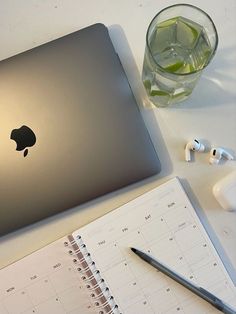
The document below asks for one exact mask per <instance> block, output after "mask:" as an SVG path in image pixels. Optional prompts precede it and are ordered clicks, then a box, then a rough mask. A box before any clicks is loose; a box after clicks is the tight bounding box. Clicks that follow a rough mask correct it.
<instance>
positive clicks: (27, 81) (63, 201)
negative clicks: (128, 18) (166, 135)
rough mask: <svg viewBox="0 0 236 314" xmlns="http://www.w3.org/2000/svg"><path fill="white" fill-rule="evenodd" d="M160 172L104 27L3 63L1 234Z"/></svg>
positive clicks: (0, 65)
mask: <svg viewBox="0 0 236 314" xmlns="http://www.w3.org/2000/svg"><path fill="white" fill-rule="evenodd" d="M159 171H160V163H159V160H158V157H157V155H156V153H155V150H154V148H153V145H152V143H151V140H150V138H149V135H148V133H147V130H146V128H145V126H144V122H143V120H142V118H141V115H140V112H139V110H138V107H137V105H136V103H135V100H134V97H133V94H132V91H131V89H130V86H129V84H128V81H127V78H126V75H125V73H124V71H123V69H122V66H121V64H120V61H119V58H118V56H117V54H116V52H115V50H114V47H113V45H112V43H111V40H110V37H109V34H108V30H107V28H106V27H105V26H104V25H102V24H95V25H92V26H90V27H87V28H85V29H82V30H80V31H78V32H75V33H72V34H70V35H67V36H64V37H62V38H59V39H57V40H54V41H52V42H49V43H47V44H44V45H42V46H39V47H37V48H34V49H32V50H29V51H26V52H24V53H21V54H19V55H17V56H14V57H11V58H9V59H6V60H3V61H1V62H0V235H3V234H6V233H8V232H11V231H13V230H16V229H18V228H20V227H23V226H26V225H28V224H31V223H33V222H36V221H38V220H41V219H43V218H46V217H48V216H51V215H53V214H56V213H58V212H61V211H63V210H66V209H69V208H72V207H74V206H76V205H79V204H81V203H83V202H86V201H89V200H91V199H93V198H95V197H98V196H100V195H103V194H105V193H108V192H111V191H113V190H115V189H118V188H121V187H123V186H125V185H128V184H130V183H133V182H136V181H138V180H141V179H144V178H145V177H148V176H151V175H153V174H156V173H158V172H159Z"/></svg>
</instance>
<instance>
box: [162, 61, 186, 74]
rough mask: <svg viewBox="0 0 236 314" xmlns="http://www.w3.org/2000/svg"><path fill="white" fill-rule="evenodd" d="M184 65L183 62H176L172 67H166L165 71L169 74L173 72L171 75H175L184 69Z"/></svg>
mask: <svg viewBox="0 0 236 314" xmlns="http://www.w3.org/2000/svg"><path fill="white" fill-rule="evenodd" d="M183 65H184V62H183V61H179V62H176V63H174V64H171V65H168V66H167V67H165V68H164V69H165V70H166V71H168V72H171V73H175V72H176V71H178V70H179V69H180V68H182V67H183Z"/></svg>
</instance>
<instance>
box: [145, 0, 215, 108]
mask: <svg viewBox="0 0 236 314" xmlns="http://www.w3.org/2000/svg"><path fill="white" fill-rule="evenodd" d="M217 45H218V35H217V31H216V28H215V25H214V23H213V21H212V19H211V18H210V16H209V15H208V14H207V13H205V12H204V11H202V10H201V9H199V8H197V7H195V6H192V5H189V4H176V5H172V6H170V7H167V8H165V9H163V10H162V11H160V12H159V13H158V14H157V15H156V16H155V17H154V19H153V20H152V21H151V23H150V25H149V27H148V30H147V35H146V49H145V56H144V63H143V72H142V80H143V84H144V86H145V89H146V91H147V94H148V96H149V99H150V100H151V102H152V103H153V104H154V105H156V106H157V107H166V106H169V105H171V104H175V103H177V102H180V101H183V100H185V99H186V98H188V96H189V95H190V94H191V93H192V90H193V88H194V86H195V85H196V83H197V80H198V78H199V76H200V74H201V72H202V70H203V69H204V68H205V67H206V66H207V65H208V64H209V62H210V61H211V60H212V58H213V56H214V54H215V52H216V49H217Z"/></svg>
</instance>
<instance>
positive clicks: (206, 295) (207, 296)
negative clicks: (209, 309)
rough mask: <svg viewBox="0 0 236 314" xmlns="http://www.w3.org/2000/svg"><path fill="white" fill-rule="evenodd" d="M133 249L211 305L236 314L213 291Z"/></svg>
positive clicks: (235, 312) (224, 311)
mask: <svg viewBox="0 0 236 314" xmlns="http://www.w3.org/2000/svg"><path fill="white" fill-rule="evenodd" d="M131 250H132V251H133V252H134V253H135V254H137V255H138V256H139V257H140V258H141V259H143V260H144V261H145V262H147V263H148V264H150V265H152V266H153V267H155V268H157V269H158V270H160V271H161V272H162V273H164V274H165V275H167V276H169V277H170V278H172V279H174V280H175V281H176V282H178V283H180V284H181V285H183V286H184V287H186V288H187V289H189V290H190V291H192V292H193V293H195V294H196V295H198V296H199V297H201V298H202V299H204V300H206V301H207V302H209V303H210V304H211V305H213V306H214V307H215V308H217V309H218V310H219V311H221V312H223V313H225V314H236V311H235V310H234V309H232V308H231V307H230V306H229V305H227V304H225V303H224V302H223V301H222V300H220V299H219V298H217V297H216V296H215V295H214V294H212V293H211V292H209V291H207V290H206V289H204V288H202V287H199V286H197V285H195V284H194V283H192V282H190V281H189V280H187V279H186V278H184V277H183V276H181V275H179V274H177V273H176V272H174V271H173V270H171V269H169V268H168V267H166V266H165V265H163V264H161V263H160V262H158V261H157V260H156V259H154V258H153V257H152V256H150V255H148V254H146V253H144V252H141V251H139V250H137V249H134V248H131Z"/></svg>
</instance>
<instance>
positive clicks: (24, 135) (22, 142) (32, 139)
mask: <svg viewBox="0 0 236 314" xmlns="http://www.w3.org/2000/svg"><path fill="white" fill-rule="evenodd" d="M10 138H11V139H12V140H13V141H15V142H16V150H18V151H21V150H24V149H25V148H26V149H25V151H24V157H26V156H27V155H28V149H27V147H31V146H33V145H34V144H35V143H36V136H35V134H34V132H33V131H32V130H31V129H30V128H29V127H28V126H26V125H22V127H20V128H19V129H14V130H12V131H11V136H10Z"/></svg>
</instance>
